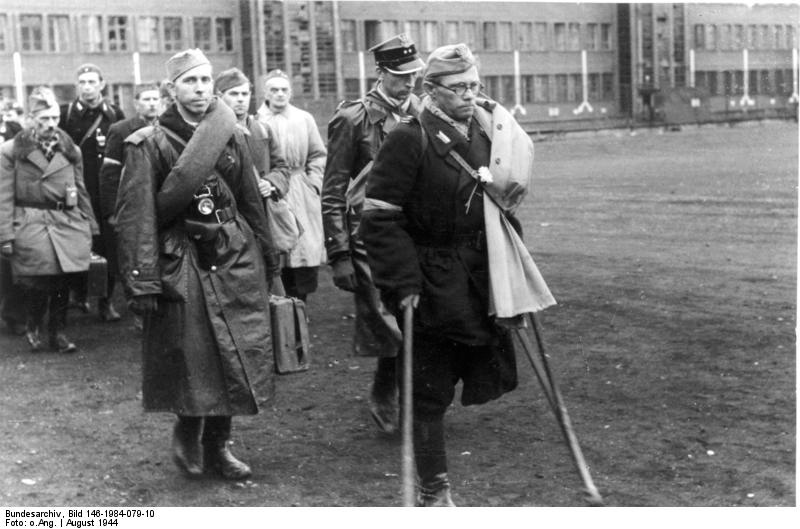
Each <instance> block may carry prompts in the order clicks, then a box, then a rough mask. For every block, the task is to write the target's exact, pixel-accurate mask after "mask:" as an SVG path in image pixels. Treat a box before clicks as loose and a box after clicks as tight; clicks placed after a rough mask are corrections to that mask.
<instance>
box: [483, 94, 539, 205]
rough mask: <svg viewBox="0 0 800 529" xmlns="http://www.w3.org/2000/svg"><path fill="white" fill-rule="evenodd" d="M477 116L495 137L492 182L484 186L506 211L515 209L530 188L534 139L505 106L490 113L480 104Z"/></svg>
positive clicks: (491, 136)
mask: <svg viewBox="0 0 800 529" xmlns="http://www.w3.org/2000/svg"><path fill="white" fill-rule="evenodd" d="M475 119H477V120H478V123H479V124H480V126H481V127H482V128H483V130H484V131H486V133H487V134H488V135H489V137H490V138H492V151H491V158H490V160H491V163H490V165H489V171H490V172H491V173H492V181H491V182H488V183H486V184H484V187H485V189H486V190H487V191H488V192H489V194H491V195H492V197H493V198H494V199H495V201H496V202H497V204H498V205H499V206H500V207H501V208H502V209H503V210H504V211H511V212H513V211H514V210H515V209H516V208H517V206H519V205H520V204H521V203H522V200H523V199H524V198H525V195H527V193H528V191H529V190H530V186H531V180H532V178H533V142H532V141H531V138H530V137H529V136H528V134H527V133H526V132H525V131H524V130H522V127H520V126H519V123H517V120H515V119H514V116H512V115H511V113H510V112H509V111H508V110H506V109H505V108H504V107H503V105H500V104H494V107H493V109H492V111H491V112H489V111H488V110H486V109H485V108H484V107H483V106H481V105H477V106H476V107H475Z"/></svg>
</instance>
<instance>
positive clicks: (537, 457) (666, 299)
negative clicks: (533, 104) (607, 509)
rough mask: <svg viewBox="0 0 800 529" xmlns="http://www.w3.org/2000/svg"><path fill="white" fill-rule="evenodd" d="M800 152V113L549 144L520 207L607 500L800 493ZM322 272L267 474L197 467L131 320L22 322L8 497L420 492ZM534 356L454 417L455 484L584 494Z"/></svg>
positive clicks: (237, 444) (244, 424)
mask: <svg viewBox="0 0 800 529" xmlns="http://www.w3.org/2000/svg"><path fill="white" fill-rule="evenodd" d="M797 145H798V136H797V126H796V124H794V123H788V122H765V123H760V124H749V125H743V126H736V127H727V126H725V127H704V128H700V129H697V128H685V129H684V130H683V131H681V132H667V133H656V132H639V133H637V134H635V135H631V134H629V133H628V132H627V131H626V132H619V133H609V134H604V135H593V136H591V137H588V136H587V137H575V136H572V137H567V138H560V139H555V140H550V141H544V142H539V143H537V144H536V152H537V160H538V163H537V172H536V178H535V182H534V186H533V192H532V195H531V197H530V198H529V199H528V200H527V202H526V204H525V205H524V207H523V208H522V210H521V211H520V217H521V219H522V221H523V224H524V228H525V233H526V243H527V244H528V246H529V248H530V249H531V250H532V253H533V255H534V258H535V259H536V261H537V264H538V265H539V267H540V269H541V271H542V273H543V275H544V277H545V279H546V280H547V282H548V284H549V286H550V288H551V290H552V291H553V294H554V296H555V297H556V299H557V300H558V305H557V306H556V307H553V308H551V309H548V310H547V311H545V313H544V314H543V315H542V321H543V326H544V337H545V340H546V343H547V345H548V352H549V354H550V356H551V362H552V365H553V368H554V371H555V376H556V379H557V380H558V382H559V384H560V386H561V390H562V393H563V396H564V399H565V401H566V405H567V408H568V410H569V412H570V415H571V417H572V422H573V425H574V427H575V430H576V432H577V435H578V438H579V440H580V442H581V446H582V448H583V452H584V455H585V458H586V460H587V462H588V463H589V465H590V467H591V473H592V476H593V478H594V481H595V483H596V485H597V486H598V488H599V490H600V492H601V494H602V495H603V497H604V499H605V502H606V504H607V505H608V506H612V507H629V506H660V507H676V506H684V507H686V506H714V507H723V506H724V507H731V506H754V507H755V506H784V507H794V506H795V504H796V479H795V478H796V466H795V464H796V451H795V449H796V423H795V419H796V392H795V390H796V380H797V379H796V351H795V327H796V299H797V294H796V279H797V278H796V271H797V263H796V256H797V247H796V242H797V231H796V228H797V196H798V190H797V178H798V176H797V173H798V166H797V163H798V153H797ZM320 284H321V287H320V290H319V291H318V292H317V293H316V294H314V295H312V297H311V299H310V303H309V311H310V317H311V323H310V328H311V332H312V334H313V338H312V339H313V346H312V350H311V355H312V362H313V365H312V367H311V369H310V371H308V372H306V373H301V374H294V375H288V376H281V377H279V378H278V380H277V393H276V396H275V399H274V401H273V402H272V403H271V405H270V406H269V407H266V408H264V409H262V411H261V413H260V414H259V415H257V416H255V417H252V418H237V419H236V420H235V422H234V446H233V450H234V452H235V453H236V454H237V455H238V456H240V457H241V458H242V459H244V460H246V461H247V462H249V463H250V464H251V465H252V466H253V468H254V476H253V478H252V479H251V480H249V481H247V482H243V483H228V482H223V481H217V480H201V481H188V480H186V479H185V478H183V477H182V476H181V475H180V474H178V472H176V469H175V468H174V466H173V464H172V462H171V459H170V453H169V442H170V429H171V424H172V420H173V419H172V417H171V416H168V415H164V414H144V413H143V412H142V410H141V400H140V399H141V396H140V394H139V391H140V366H139V350H140V343H139V339H138V336H137V332H136V331H135V330H134V328H133V325H132V319H131V316H130V315H129V314H125V317H124V319H123V321H121V322H119V323H117V324H101V323H99V322H98V321H97V319H96V317H95V316H94V315H81V314H77V313H73V312H71V313H70V320H71V323H70V325H71V333H70V336H71V337H73V339H74V340H75V341H76V342H77V343H78V345H79V346H80V351H79V352H78V353H77V354H76V355H72V356H68V355H56V354H52V353H46V354H39V355H32V354H31V353H29V352H28V350H27V347H26V345H25V344H24V341H23V340H22V339H21V338H19V337H13V336H9V335H7V334H5V335H2V336H0V381H1V382H2V386H0V401H1V403H0V425H2V427H0V504H4V505H10V506H62V507H63V506H228V507H233V506H250V507H260V506H287V507H288V506H349V507H355V506H399V505H400V504H401V494H400V490H401V481H400V477H399V474H400V443H399V438H387V437H382V436H380V435H377V434H376V432H375V430H374V428H373V425H372V422H371V420H370V418H369V415H368V413H367V410H366V401H365V396H366V392H367V388H368V387H369V382H370V375H371V372H372V369H373V365H374V360H371V359H363V358H354V357H353V356H351V354H350V344H351V328H352V325H353V321H352V312H353V307H352V301H351V299H350V297H349V296H348V295H347V294H345V293H342V292H339V291H337V290H336V289H335V288H333V286H332V284H331V281H330V275H329V272H328V271H327V270H325V271H324V272H323V276H322V277H321V282H320ZM119 305H120V306H121V305H122V302H121V301H120V303H119ZM518 366H519V372H520V378H521V381H520V387H519V388H518V389H517V390H516V391H514V392H512V393H510V394H508V395H507V396H505V397H503V398H502V399H500V400H498V401H496V402H493V403H491V404H488V405H484V406H480V407H471V408H464V407H461V406H460V405H455V406H454V407H453V408H452V409H451V411H450V412H449V413H448V416H447V418H446V438H447V446H448V455H449V463H450V477H451V479H452V482H453V491H454V499H455V501H456V503H457V504H458V505H462V506H478V507H489V506H510V507H521V506H550V507H570V506H573V507H574V506H582V505H583V504H584V503H583V496H582V494H581V490H580V489H581V482H580V480H579V478H578V475H577V473H576V472H575V469H574V467H573V465H572V462H571V460H570V458H569V453H568V451H567V449H566V447H565V445H564V443H563V440H562V439H561V437H560V432H559V430H558V428H557V425H556V422H555V420H554V418H553V416H552V414H551V413H550V411H549V409H548V407H547V404H546V402H545V400H544V398H543V395H542V392H541V389H540V388H539V386H538V383H537V382H536V380H535V378H534V376H533V372H532V370H531V369H530V366H529V365H528V363H527V361H526V360H525V359H524V357H522V356H520V357H519V364H518Z"/></svg>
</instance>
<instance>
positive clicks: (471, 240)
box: [414, 230, 486, 251]
mask: <svg viewBox="0 0 800 529" xmlns="http://www.w3.org/2000/svg"><path fill="white" fill-rule="evenodd" d="M414 242H415V243H416V244H418V245H419V246H428V247H431V248H472V249H473V250H478V251H483V250H485V249H486V233H485V232H484V231H483V230H478V231H474V232H471V233H456V234H453V235H452V236H451V237H448V238H446V239H440V240H431V239H427V240H426V239H421V240H420V239H417V238H415V239H414Z"/></svg>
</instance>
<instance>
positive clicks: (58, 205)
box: [14, 200, 75, 211]
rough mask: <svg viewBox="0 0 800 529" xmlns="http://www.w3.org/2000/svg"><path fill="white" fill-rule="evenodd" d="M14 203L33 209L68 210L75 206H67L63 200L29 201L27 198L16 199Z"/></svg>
mask: <svg viewBox="0 0 800 529" xmlns="http://www.w3.org/2000/svg"><path fill="white" fill-rule="evenodd" d="M14 205H15V206H17V207H19V208H34V209H55V210H57V211H65V210H66V211H69V210H71V209H72V208H74V207H75V206H67V205H66V204H65V203H64V201H62V200H59V201H57V202H29V201H27V200H17V201H15V202H14Z"/></svg>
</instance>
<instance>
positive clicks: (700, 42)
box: [694, 24, 797, 50]
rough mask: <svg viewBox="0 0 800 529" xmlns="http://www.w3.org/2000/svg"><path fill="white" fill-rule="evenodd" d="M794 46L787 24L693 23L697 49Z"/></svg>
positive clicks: (793, 32) (795, 43) (794, 39)
mask: <svg viewBox="0 0 800 529" xmlns="http://www.w3.org/2000/svg"><path fill="white" fill-rule="evenodd" d="M795 46H797V40H796V34H795V27H794V26H792V25H789V24H748V25H744V24H695V26H694V47H695V49H698V50H742V49H745V48H747V49H750V50H788V49H791V48H793V47H795Z"/></svg>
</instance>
